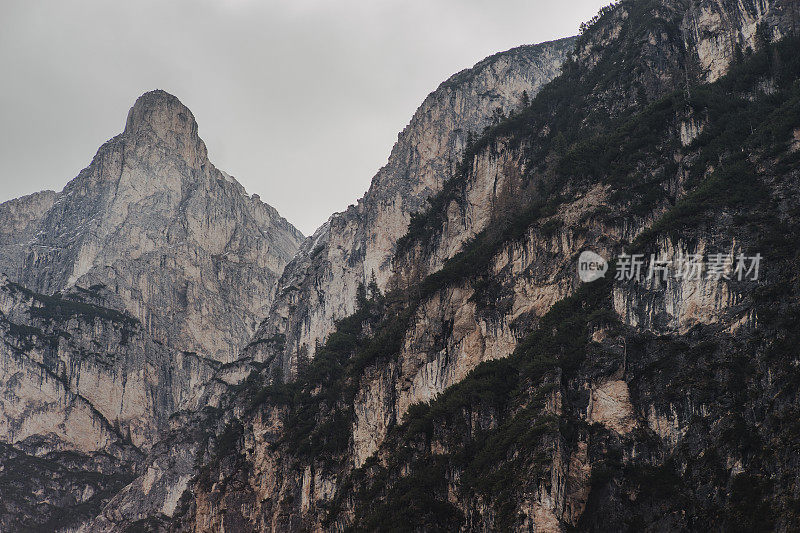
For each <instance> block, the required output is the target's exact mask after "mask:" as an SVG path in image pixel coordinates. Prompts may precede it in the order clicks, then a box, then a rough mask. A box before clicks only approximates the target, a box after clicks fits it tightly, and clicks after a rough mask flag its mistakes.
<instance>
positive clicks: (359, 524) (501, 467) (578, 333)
mask: <svg viewBox="0 0 800 533" xmlns="http://www.w3.org/2000/svg"><path fill="white" fill-rule="evenodd" d="M610 289H611V284H610V283H609V282H608V281H606V280H602V281H599V282H595V283H593V284H589V285H586V286H584V287H582V288H581V289H580V290H579V291H578V292H577V293H576V294H575V295H574V296H572V297H570V298H567V299H566V300H563V301H561V302H559V303H558V304H556V305H555V306H554V307H553V308H552V309H551V310H550V311H549V312H548V313H547V314H546V315H545V316H544V317H543V318H542V320H541V324H540V327H539V329H537V330H535V331H533V332H532V333H531V334H529V335H528V336H527V337H526V338H525V339H524V340H523V341H522V342H521V343H520V345H519V346H518V348H517V349H516V350H515V352H514V353H513V354H512V355H511V356H510V357H509V358H507V359H503V360H497V361H490V362H486V363H483V364H481V365H479V366H478V367H477V368H475V369H474V370H472V371H471V372H470V374H469V375H468V376H467V377H466V378H465V379H464V380H463V381H461V382H460V383H458V384H457V385H454V386H453V387H451V388H450V389H448V390H447V391H445V392H444V393H443V394H441V395H440V396H439V397H438V398H436V400H435V401H433V402H431V403H430V404H429V405H423V404H418V405H415V406H412V407H411V408H410V409H409V410H408V413H407V414H406V416H405V418H404V420H403V424H402V425H400V426H398V427H396V428H395V429H394V430H393V432H392V433H391V434H390V435H389V437H388V438H387V442H386V444H385V445H384V446H385V447H387V448H388V449H393V450H396V452H395V453H394V454H393V455H392V456H391V459H390V462H389V463H388V464H379V463H376V462H373V463H369V462H368V463H367V464H366V465H365V466H364V467H363V468H362V469H360V470H357V471H355V472H354V473H353V475H352V481H351V482H352V483H354V485H355V491H354V494H355V498H356V501H357V503H356V509H357V514H356V519H355V521H354V523H355V524H356V525H355V526H354V528H353V529H354V530H356V531H394V530H399V529H397V527H398V524H410V525H411V526H412V527H413V528H417V527H418V528H421V529H427V530H435V531H452V530H454V529H458V527H461V526H465V525H466V521H467V519H468V518H467V517H465V516H464V515H463V513H462V512H461V511H459V510H458V509H457V508H454V507H453V506H452V505H451V504H450V503H449V502H448V499H447V493H448V487H449V486H453V487H455V489H456V490H457V492H458V495H459V499H460V500H462V501H473V502H477V501H483V502H487V503H490V505H491V507H492V508H493V514H494V520H493V528H494V529H497V530H514V529H515V526H516V523H517V504H518V502H519V498H520V493H521V492H523V491H532V490H535V489H536V487H538V485H539V484H543V485H546V484H549V476H550V470H549V469H550V464H551V461H552V459H553V454H554V453H555V446H556V440H557V439H558V436H559V433H560V432H562V431H571V432H572V431H574V428H569V429H566V428H565V429H564V430H562V429H561V428H560V427H559V419H558V417H556V416H553V414H552V413H548V412H547V410H546V409H545V404H546V402H547V401H548V400H549V399H551V395H552V394H553V393H554V392H555V391H557V390H559V389H560V388H561V381H562V380H564V381H566V380H568V379H569V378H570V375H571V373H570V369H575V368H576V367H577V366H578V365H579V364H580V362H581V361H582V360H583V359H584V358H586V357H592V356H593V355H596V354H594V353H593V352H594V351H598V350H600V351H602V349H601V348H600V347H599V346H597V347H592V346H591V335H592V332H593V331H595V330H596V329H599V328H609V327H611V328H614V327H616V326H617V325H616V323H615V319H614V318H613V317H612V313H610V303H611V302H610ZM475 417H477V419H478V420H482V421H483V423H482V424H481V425H480V427H478V428H474V427H473V424H472V420H473V418H475ZM433 443H437V444H438V446H437V448H441V449H443V450H445V453H444V454H441V453H440V454H435V453H432V452H431V449H432V444H433ZM404 471H407V472H409V473H408V474H406V475H402V476H401V475H398V473H399V472H404ZM456 472H459V473H460V476H459V477H458V478H455V477H454V474H455V473H456ZM387 486H388V487H389V488H387ZM400 527H402V526H400Z"/></svg>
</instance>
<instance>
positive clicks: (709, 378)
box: [233, 1, 800, 531]
mask: <svg viewBox="0 0 800 533" xmlns="http://www.w3.org/2000/svg"><path fill="white" fill-rule="evenodd" d="M622 5H623V6H624V7H625V9H626V10H627V12H628V17H627V19H626V20H627V21H626V22H625V23H624V24H623V25H622V30H621V34H620V38H619V40H618V42H615V43H613V44H612V45H610V46H608V47H607V48H605V49H601V50H597V51H596V53H597V54H598V61H597V63H596V66H595V67H594V68H590V69H587V68H586V67H585V66H584V65H582V64H579V63H577V62H570V63H568V64H566V65H565V67H564V73H563V75H562V76H561V77H560V78H558V79H556V80H555V81H554V82H553V83H551V84H550V85H549V86H548V87H546V88H545V89H544V90H543V91H542V92H541V93H540V94H539V95H537V96H536V97H535V98H534V99H533V100H532V101H531V102H530V105H529V106H528V107H527V108H526V109H524V110H522V111H521V112H519V113H517V114H515V115H514V116H513V117H510V118H508V119H506V120H503V121H500V122H498V123H497V124H496V125H494V126H493V127H491V128H489V129H488V130H487V131H486V132H484V134H483V135H482V136H481V137H480V138H478V139H477V140H474V141H473V142H472V143H471V144H470V146H469V147H468V149H467V151H466V153H465V155H464V160H463V163H462V165H461V167H460V168H459V171H458V173H457V174H456V175H455V176H454V177H453V178H452V179H451V180H449V181H448V182H447V184H446V185H445V187H444V189H443V191H442V192H441V193H440V194H439V195H437V196H435V197H434V198H432V199H431V201H430V206H429V209H427V210H426V211H425V212H423V213H420V214H418V215H416V216H415V217H414V218H413V219H412V222H411V225H410V227H409V233H408V235H407V236H406V237H405V238H404V239H403V240H402V241H401V243H400V245H399V251H398V253H399V257H400V258H401V259H402V258H403V257H416V256H419V255H423V256H424V254H425V253H427V248H428V247H429V246H431V243H432V242H435V240H436V237H437V236H438V231H439V228H441V227H442V225H443V224H442V222H443V221H444V217H446V216H447V215H446V212H447V207H448V205H449V204H450V203H451V202H459V201H460V200H461V199H462V198H463V197H464V191H465V187H466V185H467V183H468V180H470V179H472V178H473V177H474V175H473V172H474V169H473V168H472V162H473V161H474V159H475V157H478V156H486V155H487V154H491V153H493V152H496V151H500V150H513V151H515V154H516V156H517V157H515V158H512V159H514V160H515V161H518V162H519V166H520V168H524V169H526V170H525V171H524V172H523V173H522V175H521V176H520V184H519V185H520V191H521V194H518V195H515V199H514V201H515V202H516V203H514V204H508V205H501V206H500V207H499V208H498V211H499V212H498V213H497V214H496V220H494V221H493V223H492V224H490V225H489V227H488V228H487V229H485V230H484V231H482V232H481V233H479V234H478V235H477V236H476V237H475V238H474V239H473V240H472V241H470V242H469V243H467V244H466V245H465V246H464V248H463V250H462V251H461V252H460V253H459V254H457V255H456V256H455V257H454V258H453V259H451V260H450V261H448V262H447V263H446V264H445V266H444V268H443V269H442V270H440V271H439V272H437V273H435V274H433V275H431V276H428V277H427V278H425V279H422V280H419V282H418V283H415V284H412V285H411V286H410V287H407V288H404V289H403V290H402V291H400V290H398V291H395V292H392V293H390V294H388V295H385V296H381V295H379V294H377V292H376V291H369V292H370V297H369V298H367V296H366V294H367V291H365V292H364V295H363V297H362V298H361V299H360V300H361V302H360V305H359V309H358V311H357V312H356V314H354V315H353V316H351V317H348V318H347V319H344V320H342V321H341V322H339V324H338V325H337V330H336V332H335V333H334V334H332V335H331V336H330V338H329V339H328V341H327V342H326V343H325V345H323V346H321V347H320V348H319V349H318V350H317V353H316V356H315V357H314V359H313V360H312V361H311V362H304V363H303V364H302V365H301V368H300V371H299V373H298V379H297V380H296V381H295V382H292V383H290V384H283V383H281V382H280V381H279V380H275V381H273V383H271V384H270V385H269V386H268V387H266V388H263V389H260V390H259V389H258V387H257V386H256V384H257V383H258V382H259V379H257V378H256V379H254V380H253V384H254V386H253V391H252V403H251V409H252V410H253V411H254V412H255V411H257V410H265V409H271V408H276V409H279V410H280V412H281V414H282V416H283V422H284V424H285V427H286V431H285V432H284V433H283V435H282V437H281V438H280V439H279V440H277V441H276V442H275V444H274V451H276V452H280V453H282V454H283V456H284V457H290V458H292V460H295V461H296V462H297V466H298V467H300V466H302V465H309V464H310V465H314V467H315V468H319V467H320V466H322V467H323V468H324V469H325V470H327V471H329V472H334V473H336V474H337V475H338V476H339V485H338V490H337V495H336V498H335V499H334V501H333V502H332V504H331V505H330V506H326V508H325V509H324V510H323V511H324V512H323V514H324V516H323V520H324V522H323V524H324V525H325V526H330V527H333V526H334V525H336V526H349V527H351V528H352V529H354V530H366V531H372V530H386V531H395V530H408V529H412V530H426V531H450V530H454V529H458V528H459V527H461V528H465V529H467V530H471V529H476V530H497V531H514V530H517V529H518V528H520V527H522V524H524V523H525V520H526V517H525V516H524V515H525V512H526V511H527V512H529V511H530V506H529V505H528V504H529V502H531V501H535V499H536V496H537V494H539V493H542V492H544V493H550V491H552V489H553V487H552V479H553V476H552V473H553V468H554V465H555V464H561V465H568V464H570V461H571V460H573V459H575V461H577V462H579V463H580V464H583V465H585V466H587V467H588V470H590V472H591V473H590V474H589V475H588V476H589V477H588V480H586V485H587V487H588V490H587V492H586V494H585V496H584V497H576V498H577V499H576V500H575V502H576V503H575V505H576V506H578V508H577V511H578V512H577V514H576V515H574V516H572V517H571V518H570V517H566V518H564V519H563V520H564V521H565V522H568V523H570V525H571V526H573V527H574V528H575V529H577V530H592V531H607V530H613V531H641V530H645V529H647V528H652V529H653V530H697V531H707V530H720V531H767V530H772V529H775V528H778V529H780V528H783V529H791V527H792V526H793V525H795V524H797V523H800V504H799V503H798V501H800V500H799V499H798V497H797V494H798V493H800V485H799V484H798V481H797V471H798V464H797V457H798V451H800V450H798V444H797V443H798V442H800V439H798V437H800V425H798V423H797V419H798V415H800V398H798V390H799V389H798V384H800V373H799V372H798V370H797V369H798V365H797V359H798V352H797V350H798V348H797V347H798V346H800V338H798V335H799V334H798V332H800V305H798V302H800V283H799V282H798V278H797V272H798V270H800V257H798V246H797V244H798V240H797V237H796V235H798V230H800V206H798V203H797V198H798V196H797V194H798V191H800V177H798V173H797V169H798V164H800V157H799V156H798V153H797V152H796V151H792V149H791V148H790V142H791V141H792V132H793V131H795V130H797V129H798V128H800V107H799V104H800V83H799V82H798V80H800V57H798V55H797V54H796V50H798V49H800V40H799V39H797V38H787V39H785V40H784V41H782V42H780V43H777V44H773V45H768V44H767V43H766V42H764V41H762V43H761V46H760V47H759V48H758V49H757V50H755V51H751V52H749V53H744V52H742V54H741V55H740V58H739V63H738V64H737V65H735V66H734V67H733V69H732V71H731V73H730V74H729V75H728V76H726V77H725V78H723V79H721V80H719V81H718V82H716V83H714V84H710V85H701V84H697V83H694V82H692V81H691V80H693V79H694V78H693V76H694V73H693V65H692V64H691V62H690V61H688V60H687V57H686V52H685V50H683V48H682V46H683V44H682V36H681V35H680V32H679V31H678V29H677V21H678V20H679V17H680V16H681V13H677V12H670V11H669V10H667V9H666V8H664V7H663V4H662V3H660V2H655V1H641V2H623V3H622ZM618 13H619V11H618V10H616V9H615V10H607V11H605V12H604V13H602V14H601V16H600V18H599V19H598V21H597V22H596V24H595V27H594V28H593V29H589V30H587V31H586V32H585V33H584V35H583V36H582V38H581V42H580V43H579V46H581V45H584V44H590V43H591V40H592V39H598V35H597V33H598V32H602V31H604V29H603V28H604V26H606V25H609V24H612V23H613V22H614V21H615V20H616V18H615V17H617V16H618ZM651 33H653V34H655V35H657V37H658V39H661V41H660V42H659V43H658V44H659V46H658V47H656V48H653V49H651V48H648V47H645V46H642V44H641V43H644V42H648V40H649V37H650V35H651ZM654 50H656V51H654ZM623 65H624V66H623ZM652 65H658V71H656V69H655V68H654V67H652ZM686 80H689V81H690V83H688V84H687V83H686ZM691 123H693V124H695V125H696V126H697V127H698V128H701V129H702V132H701V133H700V135H698V136H697V137H696V138H695V139H694V140H692V141H691V142H690V143H688V145H687V146H683V144H682V143H681V139H680V131H681V124H691ZM543 131H546V132H547V133H542V132H543ZM597 185H603V186H607V187H608V189H609V191H610V196H609V199H610V200H609V204H610V205H609V206H608V207H607V208H606V209H605V210H604V211H599V212H597V213H595V214H594V216H593V217H591V218H588V219H586V220H584V221H582V222H581V224H582V225H583V226H582V227H578V228H575V227H573V228H569V230H570V231H573V232H579V231H585V232H591V231H597V229H596V228H597V226H598V225H600V224H605V225H609V226H612V227H617V228H619V227H638V228H642V229H644V231H643V232H642V233H641V234H640V235H639V237H638V238H637V239H636V240H635V241H634V242H627V241H624V240H620V241H619V242H614V243H611V244H612V245H613V247H614V248H616V249H618V250H621V249H623V248H624V249H628V250H630V249H637V250H641V251H650V250H654V247H655V243H656V242H659V241H663V240H664V239H666V238H671V239H673V241H678V240H680V241H682V242H684V243H688V245H689V247H691V246H692V245H694V244H696V243H698V242H700V241H701V240H702V241H703V242H704V243H705V244H706V245H707V246H708V249H709V250H729V249H730V246H731V244H732V242H733V241H736V243H737V246H739V247H740V248H741V249H742V250H745V251H748V252H754V251H761V252H762V253H764V254H765V256H766V258H767V260H768V261H769V268H766V269H765V272H764V274H763V278H762V280H761V281H760V282H759V283H758V284H756V283H752V282H751V283H739V282H731V283H730V284H729V287H730V289H731V292H732V294H733V296H732V298H731V301H732V302H733V303H730V305H728V310H727V311H726V313H727V314H726V315H725V316H723V317H722V319H723V321H724V323H720V324H714V323H712V324H698V325H696V326H694V327H693V328H691V329H690V330H689V331H686V332H681V333H680V334H679V333H678V332H677V331H674V330H668V329H665V330H659V327H658V326H657V325H656V326H653V327H652V328H649V330H642V329H637V328H633V327H627V326H624V325H622V324H620V323H619V322H618V317H617V315H616V313H614V312H613V309H612V305H611V294H612V291H613V290H614V289H618V290H622V291H627V292H628V293H630V294H633V295H636V296H639V297H641V298H642V300H643V301H647V302H650V301H652V299H657V298H663V297H664V296H663V295H659V294H653V293H652V292H650V291H648V290H647V289H645V288H643V287H638V286H633V285H621V284H618V285H617V286H616V287H615V286H614V283H615V282H613V281H611V280H610V279H609V280H604V281H599V282H596V283H593V284H589V285H585V286H582V287H581V288H579V289H578V290H576V291H575V293H574V294H573V295H572V296H571V297H569V298H567V299H565V300H563V301H562V302H560V303H559V304H557V305H555V306H553V307H552V308H551V310H550V311H549V312H548V313H547V314H546V315H545V316H544V317H542V318H541V319H539V320H536V321H533V322H532V323H531V324H530V327H529V329H528V330H527V331H523V332H520V333H521V334H524V336H523V335H521V337H522V340H521V342H520V343H519V345H518V347H517V349H516V350H515V352H514V353H513V354H512V355H510V357H509V358H507V359H504V360H498V361H492V362H488V363H484V364H482V365H480V366H478V367H477V368H475V369H474V370H473V371H472V372H471V373H470V374H469V375H468V377H467V378H466V379H465V380H463V381H462V382H460V383H459V384H457V385H455V386H453V387H451V388H450V389H448V390H447V391H445V392H444V393H443V394H441V395H440V396H439V397H437V398H436V399H435V400H434V401H432V402H430V404H426V405H416V406H413V407H412V408H410V409H409V410H408V412H407V414H406V417H405V419H404V420H403V421H402V423H400V424H397V425H395V426H394V427H393V429H392V430H391V432H390V434H389V436H388V437H387V439H386V440H385V441H384V443H383V446H382V448H381V452H380V453H379V454H377V455H376V456H374V457H373V458H372V459H370V460H369V461H367V463H366V464H365V465H364V466H363V467H362V468H360V469H358V470H355V471H352V472H351V471H349V470H348V465H347V464H346V453H347V450H348V448H349V446H350V444H351V441H350V439H351V435H350V428H351V426H352V422H353V401H354V399H355V395H356V393H357V391H358V382H359V378H360V376H361V375H362V373H363V372H364V370H365V369H368V368H370V367H371V366H373V365H374V367H375V368H382V369H386V368H391V365H390V364H389V363H391V362H392V361H393V358H394V357H395V356H396V355H397V354H398V352H399V349H400V346H401V342H402V339H403V336H404V335H405V333H406V331H407V329H408V327H409V325H410V324H411V322H410V320H411V317H413V314H414V312H415V311H416V310H417V307H418V305H419V304H420V302H423V301H425V299H427V298H429V297H431V296H432V295H434V294H435V293H436V292H437V291H440V290H442V289H444V288H446V287H449V286H452V285H454V284H465V283H469V284H470V285H471V286H473V287H474V288H475V289H476V292H478V293H480V294H481V296H479V298H480V299H481V300H484V299H491V298H487V297H486V294H489V293H496V292H501V291H502V290H503V287H502V285H501V283H500V281H498V280H497V279H493V278H492V277H491V276H490V275H489V270H488V267H489V264H490V261H491V259H492V258H493V257H494V256H495V255H496V254H497V253H498V251H500V250H501V249H502V248H503V247H504V246H506V245H507V244H508V243H510V242H513V241H515V240H520V239H522V238H524V237H525V236H526V235H527V234H528V233H529V232H540V233H542V234H549V233H552V232H554V231H558V230H559V228H561V225H560V224H559V222H558V221H557V218H555V219H554V218H553V217H557V216H558V214H559V209H560V208H561V207H563V205H564V204H565V203H567V202H570V201H571V200H572V199H573V198H575V197H576V195H577V194H578V193H580V192H585V191H586V190H587V189H589V188H590V187H593V186H597ZM508 213H511V214H510V215H509V214H508ZM554 220H555V221H554ZM643 305H644V304H643ZM753 315H755V316H756V317H757V321H756V320H753V319H752V318H751V319H749V320H748V317H752V316H753ZM735 323H738V324H739V327H738V328H729V327H728V326H730V325H731V324H735ZM756 324H757V326H756ZM595 334H598V335H597V336H595ZM607 379H614V380H619V381H624V382H625V384H626V386H627V388H628V389H629V391H630V402H631V404H632V406H633V407H634V409H635V415H636V417H637V419H638V424H637V427H636V428H635V429H633V430H631V431H630V432H625V433H619V432H617V431H614V430H612V429H611V428H609V427H607V426H604V425H602V424H600V423H596V424H589V423H588V422H587V421H586V420H587V415H586V412H587V407H588V405H589V402H590V389H591V387H592V386H593V385H594V384H597V383H601V382H603V381H604V380H607ZM556 395H557V396H558V397H559V398H560V400H559V402H560V409H559V410H556V409H553V408H552V406H551V407H548V402H552V401H553V398H554V396H556ZM648 418H652V420H658V421H659V424H660V425H659V426H658V428H659V431H658V432H657V431H656V430H655V429H653V428H654V427H655V424H654V423H652V422H651V421H648ZM234 437H235V439H233V440H234V441H236V440H238V439H239V437H238V436H235V435H234ZM581 488H586V487H583V485H581V481H580V480H578V481H566V482H565V490H567V491H570V490H573V491H575V492H576V493H578V494H580V489H581ZM350 511H352V513H353V515H354V519H353V520H349V519H348V518H347V512H350ZM528 524H529V522H528Z"/></svg>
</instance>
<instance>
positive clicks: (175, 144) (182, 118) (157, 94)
mask: <svg viewBox="0 0 800 533" xmlns="http://www.w3.org/2000/svg"><path fill="white" fill-rule="evenodd" d="M142 134H150V135H154V136H155V137H157V138H158V139H160V140H161V141H163V142H165V143H166V144H167V145H169V146H170V147H171V148H173V149H176V150H178V151H180V152H182V153H184V155H185V156H186V159H187V160H189V159H190V156H191V155H192V154H191V153H190V152H194V155H197V156H199V157H200V159H203V158H204V157H205V154H206V149H205V145H204V144H203V141H202V140H200V137H199V136H198V135H197V122H196V121H195V119H194V115H193V114H192V112H191V111H190V110H189V108H188V107H186V106H185V105H183V103H181V101H180V100H178V98H177V97H176V96H173V95H171V94H170V93H168V92H166V91H163V90H161V89H156V90H154V91H149V92H146V93H144V94H143V95H142V96H140V97H139V98H137V99H136V103H134V104H133V107H132V108H131V110H130V111H129V112H128V119H127V121H126V123H125V135H127V136H139V135H142ZM187 149H188V150H187Z"/></svg>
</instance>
